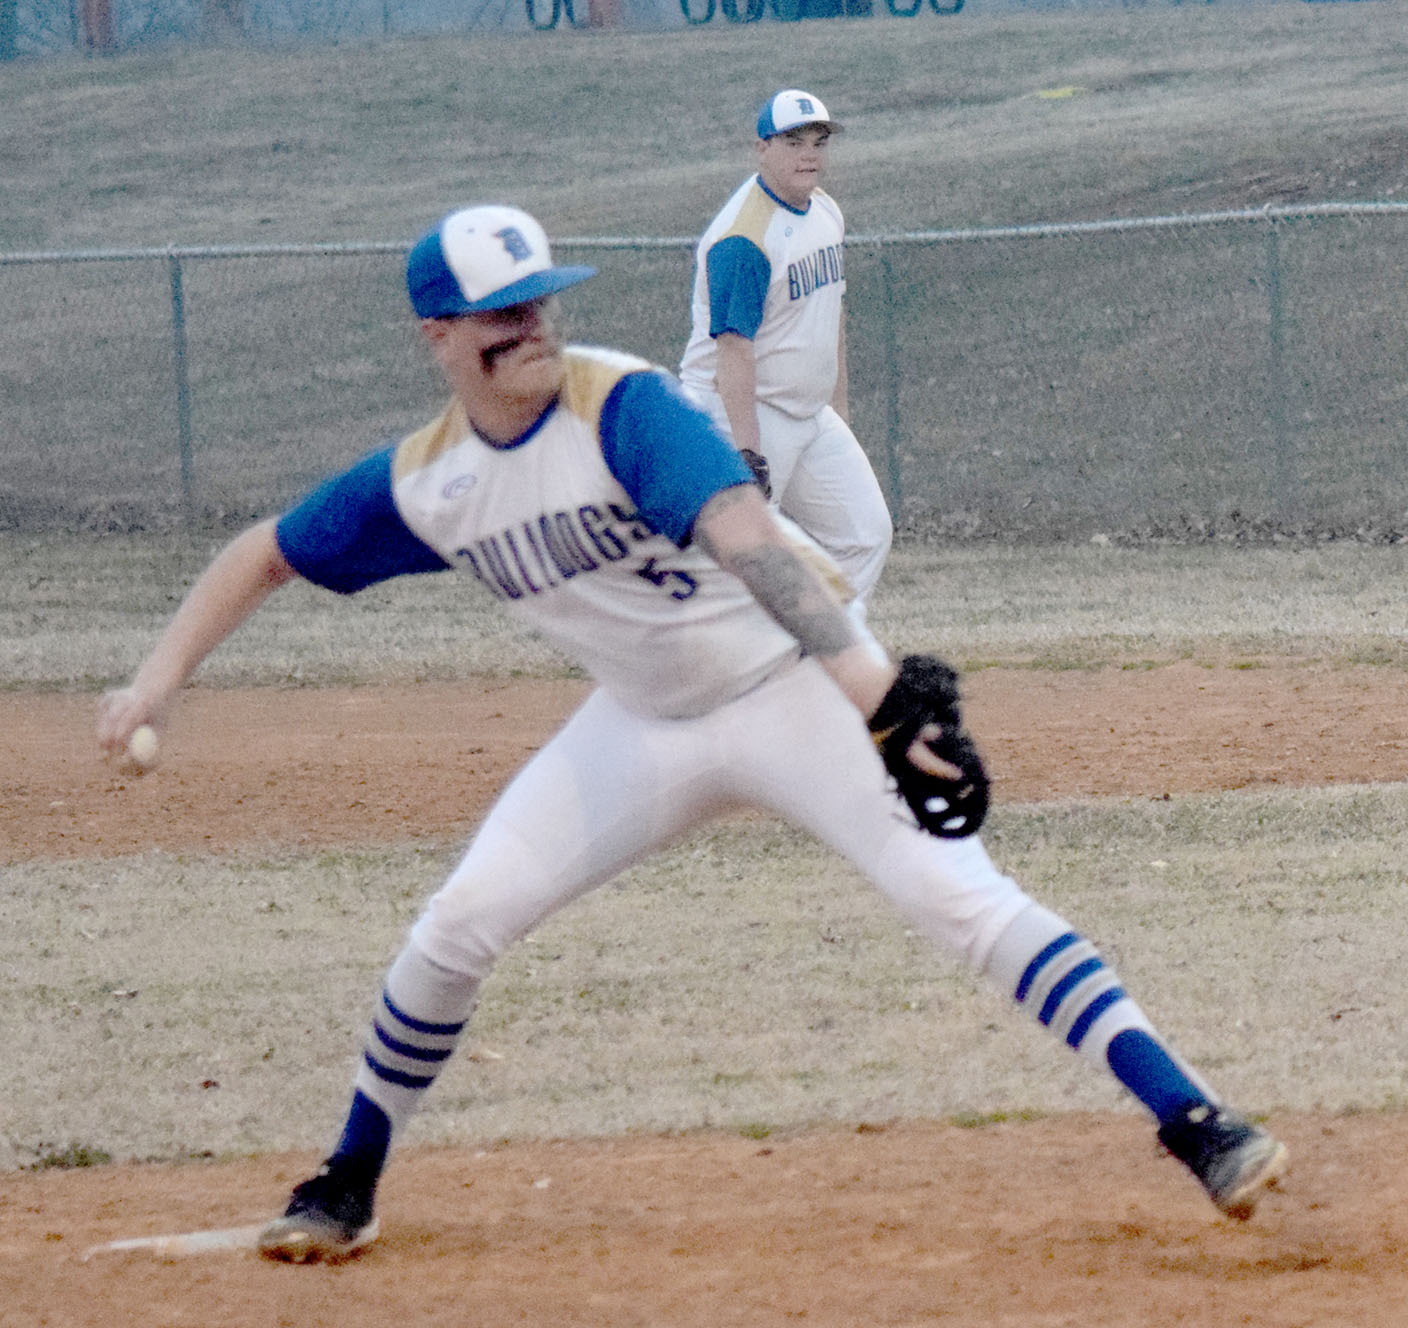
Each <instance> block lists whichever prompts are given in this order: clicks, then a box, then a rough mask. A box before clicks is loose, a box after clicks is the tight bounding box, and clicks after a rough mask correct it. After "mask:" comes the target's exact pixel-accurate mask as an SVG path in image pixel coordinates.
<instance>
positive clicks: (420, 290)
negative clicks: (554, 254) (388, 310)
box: [411, 267, 596, 318]
mask: <svg viewBox="0 0 1408 1328" xmlns="http://www.w3.org/2000/svg"><path fill="white" fill-rule="evenodd" d="M594 276H596V268H594V267H550V268H545V269H544V270H543V271H541V272H530V273H529V274H528V275H527V276H526V277H523V278H521V279H520V280H518V281H515V282H513V283H512V284H511V285H508V286H505V287H503V288H502V289H501V290H496V291H493V292H491V293H490V294H489V295H486V296H484V297H483V299H479V300H467V299H465V296H464V292H463V291H462V290H460V288H459V283H458V282H456V281H455V279H454V276H453V274H452V273H451V272H450V270H449V269H448V268H445V267H441V268H440V269H439V270H438V271H437V272H436V273H435V274H434V277H433V278H432V279H431V280H430V281H429V282H426V283H425V284H420V285H417V286H416V288H415V289H414V290H413V291H412V296H411V303H412V304H413V305H414V306H415V310H416V313H418V314H419V315H420V316H421V317H422V318H456V317H458V316H459V315H460V314H482V313H488V312H489V311H490V310H493V309H511V308H512V307H513V306H514V305H515V304H526V303H527V302H528V301H529V300H541V299H542V298H543V297H544V296H545V295H556V294H557V292H558V291H562V290H566V289H567V288H568V287H569V286H575V285H576V284H577V283H578V282H579V281H585V280H586V279H587V278H588V277H594Z"/></svg>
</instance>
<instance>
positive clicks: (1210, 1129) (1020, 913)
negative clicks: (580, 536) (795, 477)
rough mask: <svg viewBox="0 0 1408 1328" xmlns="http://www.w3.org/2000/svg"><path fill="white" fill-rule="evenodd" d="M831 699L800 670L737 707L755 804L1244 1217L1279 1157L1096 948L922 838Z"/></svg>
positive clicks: (860, 733) (987, 863)
mask: <svg viewBox="0 0 1408 1328" xmlns="http://www.w3.org/2000/svg"><path fill="white" fill-rule="evenodd" d="M770 686H772V685H771V684H770ZM827 687H828V684H827V680H826V679H825V678H824V677H822V675H821V673H820V670H819V669H818V668H816V667H815V666H814V665H812V664H810V663H803V664H801V665H799V666H798V667H797V668H796V669H794V670H793V671H792V672H791V673H790V674H788V675H787V676H786V677H785V678H784V679H782V680H779V681H778V682H777V684H776V685H775V686H774V688H773V694H772V695H771V696H764V695H761V694H760V695H759V697H758V698H757V701H756V702H750V704H751V705H752V707H753V709H754V710H755V711H756V713H753V714H747V713H745V712H746V711H747V709H748V707H747V706H740V707H739V711H740V713H739V716H738V720H739V722H740V723H742V724H743V725H744V726H745V727H746V729H747V731H748V732H749V733H750V734H751V735H752V739H753V740H752V741H751V743H750V744H749V746H748V751H749V753H750V758H749V761H748V762H747V765H748V768H749V770H750V775H749V784H750V792H751V794H752V795H753V796H754V797H757V798H758V799H759V800H760V801H763V802H764V803H765V805H768V806H771V807H772V808H774V809H775V810H776V811H778V812H779V813H780V814H782V815H784V816H785V817H787V818H788V819H789V820H791V821H793V822H794V823H796V824H799V825H801V826H803V827H805V828H806V829H809V830H811V831H812V832H813V833H814V834H816V835H817V836H818V837H819V838H821V839H822V840H824V841H825V842H827V843H829V844H831V845H832V846H833V847H835V848H836V849H837V850H838V851H839V852H841V853H843V854H844V855H845V856H846V857H848V858H849V859H850V860H851V862H852V863H854V864H855V865H856V866H857V867H858V868H859V869H860V870H861V871H863V872H865V873H866V875H867V876H869V877H870V879H871V880H872V881H873V882H874V883H875V884H876V885H877V886H878V887H879V888H880V889H881V890H882V891H883V892H884V893H885V894H886V895H887V896H888V897H889V898H890V899H891V901H892V902H893V903H894V904H895V905H896V906H897V907H898V908H899V909H900V910H901V911H902V912H903V913H904V914H905V916H906V917H908V918H910V919H911V920H912V921H913V922H914V924H915V926H916V927H917V928H918V929H920V930H922V931H923V933H924V934H925V935H927V936H928V937H929V938H930V939H931V940H933V941H935V942H937V943H939V944H943V945H946V946H948V947H949V948H951V949H954V950H956V951H957V952H958V953H959V954H960V955H962V957H963V958H964V959H965V960H966V961H967V962H968V964H969V965H970V966H971V967H972V968H973V969H974V970H975V971H977V972H979V973H981V974H983V976H984V977H986V978H987V979H988V980H989V981H991V982H993V983H995V984H996V986H997V987H998V988H999V989H1000V990H1001V991H1003V992H1004V993H1005V994H1006V995H1007V996H1008V997H1009V998H1010V999H1011V1000H1012V1001H1013V1002H1014V1003H1015V1004H1016V1005H1017V1006H1018V1008H1020V1009H1022V1010H1025V1011H1027V1012H1028V1013H1030V1014H1031V1015H1032V1016H1033V1018H1035V1020H1036V1021H1037V1022H1038V1023H1039V1024H1041V1025H1042V1026H1043V1027H1045V1028H1047V1029H1049V1030H1050V1031H1051V1032H1052V1033H1054V1034H1055V1035H1056V1036H1058V1037H1059V1038H1061V1040H1062V1041H1063V1042H1065V1043H1066V1045H1067V1046H1069V1047H1070V1048H1071V1049H1072V1050H1074V1051H1077V1052H1079V1053H1080V1054H1081V1055H1082V1056H1084V1057H1085V1058H1086V1059H1087V1060H1089V1061H1090V1062H1091V1063H1092V1064H1094V1065H1096V1066H1098V1067H1099V1068H1100V1069H1101V1070H1102V1071H1104V1072H1106V1073H1109V1074H1111V1075H1113V1076H1114V1078H1115V1079H1116V1080H1117V1081H1118V1082H1119V1083H1120V1084H1122V1085H1123V1086H1124V1087H1125V1088H1126V1089H1128V1090H1129V1091H1130V1092H1131V1093H1132V1094H1133V1095H1134V1096H1135V1097H1136V1098H1137V1099H1138V1100H1139V1101H1140V1102H1141V1103H1143V1104H1144V1106H1145V1107H1146V1108H1148V1110H1149V1112H1150V1114H1151V1115H1152V1116H1153V1117H1154V1119H1155V1120H1156V1121H1157V1122H1158V1124H1159V1138H1160V1140H1161V1141H1162V1142H1163V1143H1164V1144H1165V1146H1166V1147H1168V1149H1169V1151H1171V1152H1172V1153H1173V1154H1174V1155H1175V1156H1177V1157H1178V1158H1179V1159H1180V1160H1181V1161H1183V1162H1184V1163H1186V1164H1187V1166H1188V1167H1189V1169H1190V1170H1192V1171H1193V1173H1194V1175H1195V1176H1196V1177H1197V1178H1198V1180H1199V1181H1200V1182H1201V1183H1202V1184H1203V1186H1204V1188H1205V1189H1206V1191H1207V1193H1208V1195H1209V1196H1210V1197H1211V1198H1212V1200H1213V1202H1214V1203H1215V1204H1216V1205H1217V1206H1218V1207H1219V1208H1220V1209H1222V1211H1223V1212H1225V1213H1228V1214H1229V1215H1232V1216H1236V1217H1246V1216H1249V1215H1250V1213H1251V1211H1252V1209H1253V1207H1254V1206H1255V1204H1256V1201H1257V1200H1258V1199H1259V1198H1260V1196H1261V1194H1262V1192H1263V1191H1264V1190H1265V1189H1266V1188H1267V1187H1268V1186H1270V1185H1272V1184H1274V1183H1275V1181H1276V1179H1277V1177H1278V1176H1279V1175H1280V1174H1281V1173H1282V1171H1283V1170H1284V1169H1285V1149H1284V1148H1282V1146H1281V1145H1280V1144H1279V1143H1277V1141H1276V1140H1275V1139H1273V1138H1272V1137H1271V1136H1270V1135H1269V1134H1268V1133H1266V1131H1264V1130H1261V1129H1259V1128H1258V1127H1256V1126H1253V1125H1251V1124H1250V1123H1248V1122H1247V1121H1245V1120H1244V1119H1242V1118H1241V1117H1239V1116H1237V1115H1236V1114H1235V1113H1233V1112H1231V1111H1229V1110H1227V1109H1226V1108H1225V1107H1223V1106H1222V1104H1221V1103H1220V1102H1219V1101H1218V1100H1217V1099H1216V1097H1214V1095H1213V1094H1212V1092H1211V1091H1210V1090H1209V1088H1208V1087H1207V1086H1206V1085H1205V1084H1204V1082H1203V1081H1202V1080H1201V1079H1200V1078H1199V1077H1198V1076H1197V1075H1196V1074H1195V1073H1194V1072H1193V1071H1192V1070H1191V1069H1189V1068H1188V1067H1187V1066H1186V1065H1185V1064H1184V1063H1183V1062H1182V1061H1181V1060H1180V1059H1179V1058H1178V1057H1177V1056H1176V1055H1175V1054H1174V1053H1173V1051H1172V1050H1171V1049H1170V1048H1169V1046H1168V1044H1167V1043H1166V1042H1165V1041H1164V1039H1163V1038H1162V1037H1161V1035H1160V1034H1159V1032H1158V1031H1157V1030H1156V1029H1155V1027H1154V1025H1153V1024H1152V1022H1151V1021H1150V1020H1149V1018H1148V1017H1147V1016H1146V1015H1145V1013H1144V1011H1143V1010H1142V1009H1141V1008H1140V1006H1139V1005H1138V1004H1137V1003H1136V1002H1135V1001H1134V999H1133V998H1132V997H1131V996H1129V994H1128V993H1127V992H1126V991H1125V989H1124V987H1123V985H1122V984H1121V982H1120V980H1119V978H1118V976H1117V975H1116V974H1115V972H1114V970H1113V969H1112V968H1111V966H1110V965H1109V964H1108V963H1107V962H1106V961H1105V960H1104V958H1103V957H1102V956H1101V955H1100V953H1099V952H1098V951H1097V949H1096V948H1095V946H1094V945H1092V944H1091V943H1090V942H1089V941H1088V940H1087V939H1086V938H1085V937H1083V936H1082V935H1081V934H1080V933H1079V932H1078V931H1077V930H1076V929H1075V928H1073V927H1072V926H1071V925H1070V924H1069V923H1068V922H1067V921H1066V920H1065V919H1064V918H1062V917H1060V916H1059V915H1058V914H1056V913H1054V912H1053V911H1052V910H1050V909H1048V908H1045V907H1043V906H1042V905H1040V904H1038V903H1036V902H1035V901H1034V900H1032V899H1031V898H1030V897H1029V896H1028V895H1027V894H1025V893H1024V892H1023V891H1022V889H1021V888H1020V887H1019V886H1018V885H1017V883H1016V882H1015V881H1013V880H1012V879H1011V878H1010V877H1008V876H1005V875H1004V874H1003V873H1001V872H1000V871H998V869H997V868H996V867H995V866H994V865H993V863H992V860H991V859H990V858H989V857H988V854H987V851H986V849H985V848H984V847H983V845H982V843H981V841H980V840H979V839H978V838H977V836H971V837H969V838H967V839H959V840H950V839H939V838H936V837H934V836H931V835H928V834H926V833H925V832H924V831H922V830H920V829H919V828H918V826H917V825H916V824H915V823H914V821H913V818H912V817H911V816H910V815H909V813H908V811H907V810H906V809H905V807H904V805H903V804H902V803H901V802H900V800H899V798H898V796H897V795H896V794H895V793H894V792H893V791H892V790H891V789H890V788H889V786H888V781H887V777H886V775H885V771H884V767H883V766H882V765H881V763H880V760H879V757H878V756H877V755H876V753H875V749H874V746H873V744H872V743H871V741H870V738H869V735H868V734H867V733H866V731H865V727H864V724H863V723H861V722H860V721H859V719H858V718H857V717H856V715H855V711H854V710H853V709H852V708H851V707H849V706H848V705H846V703H845V702H844V701H840V702H839V704H838V703H837V702H835V701H833V700H832V699H831V693H833V692H834V691H835V689H834V688H832V689H831V690H830V692H828V690H827ZM764 707H765V708H764ZM740 741H741V740H740Z"/></svg>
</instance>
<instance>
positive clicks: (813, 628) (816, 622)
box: [694, 484, 897, 719]
mask: <svg viewBox="0 0 1408 1328" xmlns="http://www.w3.org/2000/svg"><path fill="white" fill-rule="evenodd" d="M694 537H695V539H697V540H698V541H699V543H700V545H701V546H702V547H703V549H704V551H705V552H706V553H707V554H708V555H709V556H710V557H711V558H712V559H713V560H714V561H715V562H716V563H718V564H719V566H720V567H722V568H723V569H724V570H725V571H726V572H731V573H732V574H733V575H734V576H736V577H737V578H738V579H739V580H740V581H742V582H743V584H744V585H746V586H747V587H748V589H749V590H750V591H752V593H753V597H754V598H755V599H756V600H757V601H758V603H759V604H761V605H762V607H763V608H764V609H766V610H767V612H768V613H769V614H771V615H772V617H773V618H775V619H776V620H777V622H778V623H780V624H781V625H782V626H783V627H784V628H786V629H787V631H788V632H790V633H791V634H792V636H794V637H795V638H796V640H797V642H798V643H799V644H800V645H801V647H802V648H803V649H804V650H805V651H806V652H807V654H809V655H811V656H813V657H814V658H815V659H816V660H817V661H818V663H820V664H821V666H822V668H824V669H825V670H826V671H827V673H828V674H830V675H831V678H832V680H833V681H834V682H835V683H836V685H837V686H838V687H840V689H841V690H842V691H843V692H845V694H846V695H847V696H848V697H849V698H850V700H851V703H852V704H853V705H854V706H855V707H856V709H857V710H859V711H860V712H861V714H862V715H864V716H865V717H866V718H867V719H868V718H869V717H870V716H871V715H873V714H874V713H875V711H876V709H877V708H878V707H879V705H880V702H881V700H882V699H883V698H884V696H885V693H886V692H888V691H889V689H890V685H891V684H892V683H893V682H894V680H895V678H896V676H897V670H896V668H895V666H894V665H893V664H892V663H890V661H889V660H888V659H883V658H878V657H877V656H876V654H875V652H874V650H873V649H872V648H871V647H870V646H867V645H865V644H863V643H862V642H861V640H860V638H859V637H858V636H857V635H856V632H855V628H854V627H853V626H852V625H851V620H850V619H849V618H848V617H847V616H846V612H845V610H844V609H843V608H842V606H841V602H840V600H838V599H837V598H836V596H835V595H834V594H833V593H832V591H831V588H830V587H829V586H828V585H827V584H826V582H825V581H823V580H822V578H821V576H820V575H819V574H818V573H817V572H816V571H815V570H814V569H813V568H812V567H810V566H809V565H808V564H807V563H806V562H804V561H803V559H802V558H801V557H800V556H799V555H798V553H797V552H796V550H795V548H794V546H793V545H792V543H791V542H790V541H789V539H788V538H787V535H786V533H785V532H784V531H783V530H782V528H781V527H780V526H779V525H778V524H777V522H776V521H775V520H774V519H773V516H772V513H771V512H770V511H769V510H768V506H767V503H766V502H765V501H764V500H763V496H762V494H760V493H759V492H758V490H757V488H756V487H755V486H753V485H750V484H745V485H734V486H733V487H732V488H728V489H722V490H720V491H719V492H718V493H716V494H715V495H714V496H713V497H712V498H710V499H709V501H708V502H707V503H705V504H704V506H703V508H701V509H700V512H699V515H698V517H697V518H696V519H695V522H694Z"/></svg>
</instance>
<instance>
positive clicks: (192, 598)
mask: <svg viewBox="0 0 1408 1328" xmlns="http://www.w3.org/2000/svg"><path fill="white" fill-rule="evenodd" d="M394 456H395V449H394V448H392V447H386V448H382V449H380V450H378V451H376V452H372V453H371V454H369V455H368V456H366V457H364V458H363V459H362V460H361V461H359V462H358V463H357V464H356V465H354V466H352V467H351V468H350V469H348V470H346V471H344V472H343V473H342V474H340V475H336V476H334V477H333V478H332V479H330V480H328V481H327V482H326V483H324V484H322V485H319V487H318V488H316V489H315V490H314V491H313V492H312V493H310V494H309V495H308V496H307V497H306V498H304V499H303V500H302V501H301V502H299V503H297V504H296V505H295V506H294V507H292V508H291V509H290V510H289V511H287V512H285V513H284V515H283V516H281V517H279V518H277V520H275V519H270V520H268V521H261V522H260V523H259V524H258V525H256V526H251V527H250V529H248V530H246V531H245V532H244V533H243V534H242V535H238V536H236V537H235V539H233V540H232V541H231V542H230V543H229V544H227V545H226V546H225V548H224V549H223V550H221V552H220V553H219V554H217V555H216V557H215V560H214V561H213V562H212V563H211V564H210V566H209V567H208V568H207V569H206V570H205V572H204V573H203V574H202V575H201V577H200V579H199V580H197V582H196V583H195V585H193V586H192V587H191V589H190V591H189V592H188V593H187V595H186V598H185V599H184V600H183V601H182V602H181V606H180V608H178V609H177V610H176V613H175V615H174V616H173V617H172V619H171V621H170V623H169V624H168V625H167V627H166V630H165V631H164V632H163V633H162V634H161V636H160V638H159V639H158V641H157V643H156V646H155V647H154V648H153V650H152V652H151V654H150V655H148V656H147V658H146V660H145V661H144V662H143V664H142V665H141V667H140V668H139V669H138V670H137V672H136V674H135V676H134V677H133V679H132V681H131V683H129V684H128V685H127V686H126V687H124V688H122V689H120V690H118V691H115V692H109V693H108V694H107V695H106V696H105V697H104V698H103V700H102V703H101V706H100V707H99V714H98V741H99V743H100V744H101V745H102V746H103V747H104V748H106V749H107V750H108V751H121V750H122V749H123V748H124V747H125V746H126V743H127V740H128V738H129V737H130V736H131V735H132V731H133V730H134V729H136V728H137V727H138V726H139V725H141V724H156V725H158V726H159V725H160V724H161V722H162V720H163V719H164V718H165V713H166V711H167V709H168V707H169V706H170V704H171V701H172V698H173V697H174V696H175V695H176V693H177V692H178V691H179V690H180V689H181V687H182V686H183V684H184V683H185V682H186V681H187V679H189V678H190V676H191V674H193V673H194V672H195V670H196V669H197V668H198V667H199V666H200V663H201V661H202V660H204V659H205V657H206V656H207V655H209V654H210V652H211V651H212V650H214V649H215V648H216V646H218V645H219V644H220V643H221V642H222V641H224V640H225V638H226V637H228V636H229V635H230V633H231V632H233V631H234V630H235V629H236V628H237V627H239V626H240V624H241V623H243V622H244V621H245V620H246V619H247V618H248V617H249V616H250V615H251V614H252V613H253V612H254V611H255V610H256V609H257V608H258V607H259V606H260V605H261V604H263V603H264V601H265V600H266V599H267V598H268V597H269V595H270V594H272V593H273V592H274V591H275V590H277V589H278V588H279V587H280V586H282V585H285V584H287V583H288V582H289V581H292V580H294V579H295V578H297V577H301V578H303V579H304V580H307V581H311V582H312V583H313V584H314V585H318V586H322V587H324V588H326V589H328V590H333V591H337V592H338V593H340V594H345V595H351V594H355V593H356V592H357V591H359V590H362V589H365V588H366V587H367V586H370V585H375V584H376V583H377V582H378V581H384V580H386V579H387V578H389V577H393V576H403V575H406V574H408V573H414V572H436V571H443V570H444V569H445V568H446V566H447V564H446V562H445V561H444V559H443V558H441V557H440V555H439V554H437V553H436V552H435V551H434V550H433V549H431V548H429V547H428V546H427V545H426V544H424V543H423V542H422V541H421V540H420V539H419V538H418V537H417V536H416V535H415V534H413V533H412V532H411V531H410V530H409V529H408V528H407V526H406V524H405V522H404V521H403V520H402V518H401V515H400V513H399V511H398V510H397V507H396V503H395V499H394V496H393V494H392V482H391V471H392V464H393V460H394Z"/></svg>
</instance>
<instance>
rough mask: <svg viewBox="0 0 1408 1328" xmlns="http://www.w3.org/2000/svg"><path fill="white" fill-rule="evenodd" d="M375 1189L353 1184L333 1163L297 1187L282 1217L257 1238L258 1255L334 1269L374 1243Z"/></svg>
mask: <svg viewBox="0 0 1408 1328" xmlns="http://www.w3.org/2000/svg"><path fill="white" fill-rule="evenodd" d="M375 1193H376V1186H375V1184H371V1185H369V1184H367V1183H366V1182H365V1181H363V1180H357V1181H353V1180H352V1179H351V1178H350V1177H349V1176H348V1175H347V1174H346V1172H345V1171H340V1169H339V1168H338V1167H337V1166H336V1164H335V1163H331V1162H325V1163H323V1166H322V1168H321V1169H320V1170H319V1172H318V1174H317V1175H316V1176H313V1177H312V1178H311V1179H309V1180H305V1181H304V1182H303V1183H302V1184H300V1185H296V1186H294V1189H293V1194H292V1196H291V1197H290V1199H289V1201H288V1207H287V1208H286V1209H284V1214H283V1216H282V1217H276V1218H275V1219H274V1220H273V1221H272V1222H270V1223H269V1225H268V1226H267V1227H265V1228H264V1230H263V1231H261V1232H260V1233H259V1252H260V1254H262V1255H264V1257H265V1258H267V1259H284V1260H286V1261H287V1262H289V1263H317V1262H318V1261H319V1260H322V1261H324V1262H326V1263H335V1262H337V1261H338V1260H339V1259H345V1258H347V1257H348V1256H349V1255H351V1254H355V1253H356V1252H357V1251H358V1250H360V1249H361V1248H362V1247H363V1246H364V1245H369V1244H370V1243H371V1242H372V1241H374V1240H375V1239H376V1236H377V1231H378V1224H377V1220H376V1218H375V1217H373V1216H372V1199H373V1196H374V1195H375Z"/></svg>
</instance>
